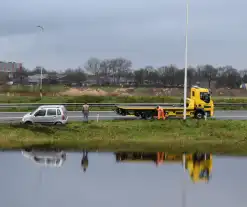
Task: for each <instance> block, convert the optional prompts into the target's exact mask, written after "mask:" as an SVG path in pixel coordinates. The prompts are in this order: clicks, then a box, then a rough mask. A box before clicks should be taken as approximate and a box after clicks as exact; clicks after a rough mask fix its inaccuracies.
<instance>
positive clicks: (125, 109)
mask: <svg viewBox="0 0 247 207" xmlns="http://www.w3.org/2000/svg"><path fill="white" fill-rule="evenodd" d="M162 108H163V109H164V111H165V113H166V115H167V116H168V117H176V118H181V117H182V116H183V110H184V108H183V107H162ZM115 111H116V113H117V114H119V115H122V116H133V115H134V116H136V117H141V118H143V119H148V118H155V117H157V116H158V112H157V109H156V107H155V106H117V107H116V110H115ZM186 114H187V116H188V117H194V114H195V110H194V108H188V107H187V109H186Z"/></svg>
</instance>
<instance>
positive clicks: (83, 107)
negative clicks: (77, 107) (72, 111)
mask: <svg viewBox="0 0 247 207" xmlns="http://www.w3.org/2000/svg"><path fill="white" fill-rule="evenodd" d="M82 113H83V116H84V121H86V122H88V114H89V105H88V104H87V103H85V104H84V105H83V106H82Z"/></svg>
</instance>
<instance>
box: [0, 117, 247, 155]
mask: <svg viewBox="0 0 247 207" xmlns="http://www.w3.org/2000/svg"><path fill="white" fill-rule="evenodd" d="M246 131H247V122H245V121H238V120H236V121H234V120H232V121H223V120H208V121H204V120H201V121H198V120H187V121H185V122H184V121H183V120H167V121H157V120H154V121H139V120H138V121H104V122H98V123H97V122H94V121H91V122H89V123H70V124H68V125H67V126H62V127H55V126H54V127H51V126H50V127H49V126H38V125H37V126H25V125H19V124H16V125H13V124H12V125H6V124H0V134H1V135H0V148H2V149H20V148H26V147H27V148H28V147H34V148H47V149H51V148H59V149H65V150H82V149H88V150H99V151H143V152H148V151H167V152H171V153H181V152H195V151H200V152H211V153H215V154H231V155H247V136H246Z"/></svg>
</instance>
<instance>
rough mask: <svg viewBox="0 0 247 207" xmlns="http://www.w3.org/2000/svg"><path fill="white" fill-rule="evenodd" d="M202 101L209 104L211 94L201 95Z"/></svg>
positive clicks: (202, 93) (203, 93)
mask: <svg viewBox="0 0 247 207" xmlns="http://www.w3.org/2000/svg"><path fill="white" fill-rule="evenodd" d="M200 99H201V100H202V101H204V102H205V103H209V102H210V93H207V92H201V93H200Z"/></svg>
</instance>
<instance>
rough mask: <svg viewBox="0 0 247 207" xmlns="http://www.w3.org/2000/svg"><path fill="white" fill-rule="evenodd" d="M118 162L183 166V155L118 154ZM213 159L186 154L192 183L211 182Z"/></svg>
mask: <svg viewBox="0 0 247 207" xmlns="http://www.w3.org/2000/svg"><path fill="white" fill-rule="evenodd" d="M115 156H116V161H117V162H121V163H123V162H134V163H141V162H153V163H155V164H156V165H157V166H159V165H161V164H167V163H179V164H181V166H183V154H169V153H165V152H154V153H151V152H149V153H145V152H117V153H115ZM212 160H213V158H212V155H211V154H207V153H193V154H185V163H184V165H185V169H186V170H187V171H188V173H189V175H190V178H191V180H192V182H194V183H196V182H199V181H204V182H209V180H210V178H211V176H212V166H213V161H212Z"/></svg>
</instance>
